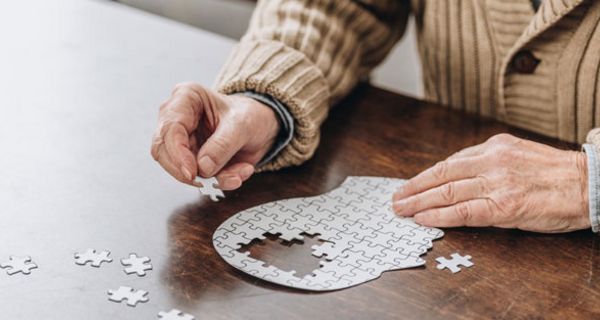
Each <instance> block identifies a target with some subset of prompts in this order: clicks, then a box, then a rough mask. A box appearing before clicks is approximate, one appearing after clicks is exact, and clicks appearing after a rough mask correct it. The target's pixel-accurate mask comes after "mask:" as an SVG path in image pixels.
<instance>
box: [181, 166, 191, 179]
mask: <svg viewBox="0 0 600 320" xmlns="http://www.w3.org/2000/svg"><path fill="white" fill-rule="evenodd" d="M181 173H183V177H184V178H185V179H186V180H188V181H191V180H192V179H193V177H192V174H191V173H190V171H189V170H188V169H186V167H185V166H181Z"/></svg>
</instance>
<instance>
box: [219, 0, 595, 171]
mask: <svg viewBox="0 0 600 320" xmlns="http://www.w3.org/2000/svg"><path fill="white" fill-rule="evenodd" d="M410 13H412V14H413V15H414V16H415V18H416V25H417V36H418V44H419V53H420V57H421V62H422V68H423V78H424V83H425V97H426V99H427V100H430V101H433V102H436V103H440V104H443V105H447V106H450V107H453V108H457V109H465V110H467V111H469V112H473V113H477V114H479V115H481V116H484V117H493V118H496V119H499V120H501V121H504V122H506V123H509V124H511V125H514V126H518V127H522V128H526V129H528V130H532V131H535V132H538V133H541V134H544V135H547V136H551V137H557V138H559V139H562V140H565V141H570V142H579V143H582V142H584V141H585V139H586V135H587V139H588V141H589V142H591V143H595V144H596V145H597V146H600V129H595V130H592V129H593V128H595V127H599V126H600V24H599V21H600V1H596V0H544V1H543V2H542V5H541V7H540V8H539V10H538V11H537V12H536V11H535V10H534V9H533V7H532V5H531V1H530V0H429V1H427V0H412V1H401V0H362V1H358V0H355V1H352V0H335V1H334V0H263V1H259V2H258V5H257V8H256V11H255V12H254V14H253V17H252V20H251V22H250V26H249V29H248V32H247V33H246V35H245V36H244V37H243V38H242V40H241V42H240V43H239V45H237V47H236V48H235V49H234V52H233V53H232V55H231V56H230V58H229V60H228V62H227V63H226V65H225V67H224V69H223V70H222V72H221V74H220V76H219V78H218V79H217V87H218V89H219V90H220V91H221V92H223V93H226V94H231V93H236V92H244V91H249V90H251V91H256V92H258V93H263V94H268V95H271V96H273V97H274V98H276V99H278V100H280V101H281V102H283V103H284V104H285V105H286V106H287V108H288V109H289V111H290V112H291V113H292V115H293V116H294V118H295V132H294V139H293V140H292V142H291V143H290V144H289V145H288V146H287V147H286V148H285V149H284V150H283V151H282V152H281V153H280V154H279V156H278V157H276V158H275V159H274V160H273V161H272V162H271V163H269V164H267V165H266V167H265V168H263V169H278V168H281V167H284V166H289V165H297V164H300V163H302V162H303V161H305V160H307V159H308V158H310V157H311V156H312V154H313V152H314V151H315V149H316V147H317V145H318V143H319V127H320V125H321V123H322V122H323V121H324V119H325V118H326V116H327V113H328V109H329V108H330V106H331V105H333V104H335V103H336V102H337V101H339V99H340V98H342V97H343V96H344V95H346V94H347V93H348V92H349V91H350V90H352V88H353V87H354V86H355V85H356V84H357V82H358V81H359V80H361V79H364V78H366V77H368V75H369V72H370V71H371V70H372V69H373V67H375V66H376V65H377V64H379V63H380V62H381V61H382V60H383V59H384V58H385V56H386V55H387V53H388V52H389V51H390V50H391V49H392V47H393V46H394V44H395V43H396V42H397V41H398V40H399V39H400V38H401V36H402V34H403V32H404V29H405V26H406V22H407V19H408V16H409V14H410ZM523 50H526V51H530V52H531V53H533V55H534V56H535V57H536V58H537V59H539V60H540V63H539V64H538V65H537V68H536V69H535V71H534V72H533V73H531V74H524V73H519V72H516V71H514V70H513V69H514V68H512V67H511V61H512V60H513V59H514V57H515V55H516V54H517V53H518V52H520V51H523Z"/></svg>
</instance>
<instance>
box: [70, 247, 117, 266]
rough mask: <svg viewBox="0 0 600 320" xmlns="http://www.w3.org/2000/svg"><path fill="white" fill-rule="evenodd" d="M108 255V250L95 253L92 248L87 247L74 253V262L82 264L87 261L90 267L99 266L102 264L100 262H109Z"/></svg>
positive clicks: (110, 260)
mask: <svg viewBox="0 0 600 320" xmlns="http://www.w3.org/2000/svg"><path fill="white" fill-rule="evenodd" d="M109 255H110V251H108V250H104V251H102V252H100V253H97V252H96V250H94V249H87V250H86V251H85V252H83V253H81V252H78V253H75V263H76V264H78V265H80V266H84V265H86V264H87V263H90V265H91V266H92V267H96V268H99V267H100V265H102V262H107V263H111V262H112V259H111V258H109V257H108V256H109Z"/></svg>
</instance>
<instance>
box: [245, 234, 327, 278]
mask: <svg viewBox="0 0 600 320" xmlns="http://www.w3.org/2000/svg"><path fill="white" fill-rule="evenodd" d="M264 236H265V238H266V239H265V240H260V239H254V240H252V241H251V242H250V243H249V244H247V245H242V246H241V247H240V248H239V249H238V250H237V251H239V252H242V253H244V252H246V251H249V252H250V257H252V258H254V259H257V260H261V261H263V262H265V264H267V265H272V266H275V267H277V268H279V269H281V270H283V271H291V270H295V271H296V274H295V276H296V277H299V278H302V277H304V276H305V275H307V274H311V273H312V272H313V271H314V270H316V269H319V268H320V267H321V265H320V264H319V262H320V260H321V259H322V258H317V257H315V256H313V255H312V248H311V247H312V246H313V245H320V244H322V243H323V241H322V240H319V238H318V237H317V235H312V236H311V235H308V234H305V233H303V234H302V236H304V241H301V240H296V239H294V240H292V241H285V240H283V239H280V238H279V234H270V233H265V234H264Z"/></svg>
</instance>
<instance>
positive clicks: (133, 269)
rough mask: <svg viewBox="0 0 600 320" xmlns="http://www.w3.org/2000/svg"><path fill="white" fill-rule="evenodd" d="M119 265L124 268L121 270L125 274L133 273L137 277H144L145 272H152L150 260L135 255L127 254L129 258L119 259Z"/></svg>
mask: <svg viewBox="0 0 600 320" xmlns="http://www.w3.org/2000/svg"><path fill="white" fill-rule="evenodd" d="M121 264H122V265H123V266H125V267H126V268H125V269H123V271H125V273H126V274H132V273H135V274H137V275H138V277H143V276H145V275H146V271H149V270H152V264H150V258H148V257H138V256H137V254H135V253H131V254H129V258H127V259H121Z"/></svg>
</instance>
